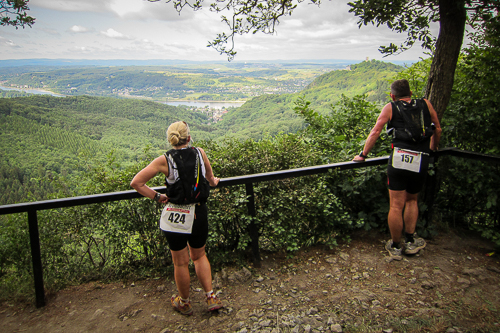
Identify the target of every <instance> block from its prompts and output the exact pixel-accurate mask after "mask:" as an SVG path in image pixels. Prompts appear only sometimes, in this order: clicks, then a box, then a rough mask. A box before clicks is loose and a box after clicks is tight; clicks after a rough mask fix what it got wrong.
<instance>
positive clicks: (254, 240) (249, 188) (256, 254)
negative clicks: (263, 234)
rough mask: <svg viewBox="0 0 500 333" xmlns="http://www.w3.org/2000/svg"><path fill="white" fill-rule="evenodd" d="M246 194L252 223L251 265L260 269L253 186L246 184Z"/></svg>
mask: <svg viewBox="0 0 500 333" xmlns="http://www.w3.org/2000/svg"><path fill="white" fill-rule="evenodd" d="M245 188H246V193H247V198H248V201H247V208H248V214H249V215H250V216H251V217H252V221H251V222H250V228H249V229H250V230H249V232H250V239H251V240H252V255H253V258H252V259H253V263H254V265H255V267H260V265H261V262H260V261H261V259H260V252H259V228H258V227H257V225H256V224H255V219H254V217H255V216H256V215H257V214H256V213H255V195H254V193H253V184H252V183H247V184H245Z"/></svg>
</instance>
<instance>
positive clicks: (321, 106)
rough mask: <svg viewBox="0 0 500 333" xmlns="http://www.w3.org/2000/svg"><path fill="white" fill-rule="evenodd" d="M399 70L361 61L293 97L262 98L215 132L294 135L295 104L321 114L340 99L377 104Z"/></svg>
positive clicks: (300, 122) (296, 125)
mask: <svg viewBox="0 0 500 333" xmlns="http://www.w3.org/2000/svg"><path fill="white" fill-rule="evenodd" d="M403 69H404V67H402V66H398V65H394V64H391V63H386V62H381V61H377V60H372V61H364V62H361V63H359V64H356V65H352V66H350V68H348V69H346V70H337V71H331V72H329V73H326V74H323V75H321V76H319V77H317V78H316V79H315V80H314V81H313V82H312V83H311V84H309V85H308V86H307V88H306V89H304V90H302V91H300V92H298V93H293V94H281V95H268V94H266V95H262V96H259V97H256V98H253V99H251V100H249V101H247V102H246V103H245V104H243V105H242V106H241V107H240V108H238V109H236V110H235V111H233V112H231V113H229V114H227V115H226V116H224V118H223V119H222V121H221V122H219V123H218V124H217V128H218V129H219V130H221V131H222V132H223V133H232V134H233V135H234V136H235V137H240V138H253V139H260V138H262V137H263V136H266V135H271V136H273V135H276V134H278V133H280V132H283V133H290V132H291V133H294V132H296V131H297V130H299V129H301V128H303V127H304V121H303V120H302V119H300V118H299V117H298V116H297V114H296V113H295V112H294V107H295V102H296V101H297V100H298V99H299V98H300V97H304V99H305V100H307V101H310V102H311V107H312V108H314V109H315V110H317V111H318V112H319V113H320V114H328V113H329V112H330V110H331V105H332V104H335V103H337V102H338V101H339V100H340V97H341V96H342V95H345V96H347V97H353V96H356V95H366V96H367V100H368V101H371V102H376V103H382V102H385V101H387V99H388V93H389V86H390V83H391V78H393V77H394V76H395V75H396V74H397V73H399V72H401V71H402V70H403Z"/></svg>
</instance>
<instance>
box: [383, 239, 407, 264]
mask: <svg viewBox="0 0 500 333" xmlns="http://www.w3.org/2000/svg"><path fill="white" fill-rule="evenodd" d="M385 249H386V250H387V252H389V254H390V256H391V258H392V259H393V260H401V259H403V257H402V256H401V252H402V249H396V248H395V247H392V239H389V240H388V241H387V243H386V244H385Z"/></svg>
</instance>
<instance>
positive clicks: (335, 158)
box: [295, 96, 390, 229]
mask: <svg viewBox="0 0 500 333" xmlns="http://www.w3.org/2000/svg"><path fill="white" fill-rule="evenodd" d="M295 111H296V112H297V113H299V114H301V115H302V116H303V117H304V119H305V120H306V122H307V123H308V124H309V126H308V127H307V129H306V131H305V133H306V134H307V139H306V141H307V142H308V143H309V144H310V145H311V146H312V147H314V149H315V150H316V151H317V152H318V155H320V156H321V157H322V159H323V161H324V162H326V163H334V162H344V161H348V160H351V159H352V158H353V157H354V156H355V155H357V153H358V152H359V151H360V150H361V149H362V148H363V145H364V140H365V139H366V137H367V136H368V134H369V132H370V130H371V128H372V127H373V125H374V124H375V122H376V119H377V117H378V114H379V113H380V106H377V105H376V104H374V103H370V102H368V101H366V99H365V96H355V97H353V98H347V97H346V96H342V98H341V100H340V101H339V103H337V104H336V105H333V106H332V109H331V113H330V114H329V115H320V114H318V113H317V112H315V111H314V110H311V109H310V103H309V102H306V101H304V100H303V99H300V100H299V101H298V102H297V106H296V108H295ZM371 153H372V154H373V155H374V156H387V155H389V153H390V144H389V139H388V137H387V135H386V134H382V135H381V137H380V139H379V140H378V141H377V143H376V145H375V147H374V148H373V149H372V152H371ZM385 177H386V176H385V167H373V168H363V169H357V170H353V171H343V172H332V173H330V174H329V176H328V177H327V179H326V182H327V184H328V186H327V188H328V190H329V192H330V193H331V194H332V195H333V196H334V197H335V198H337V201H338V203H339V204H340V207H341V211H342V212H343V214H344V216H345V219H346V220H348V221H351V223H354V224H355V225H356V226H357V227H364V228H366V229H370V228H372V227H376V226H380V225H385V221H386V216H387V211H388V198H387V189H386V186H385V182H384V179H385ZM353 221H355V222H353Z"/></svg>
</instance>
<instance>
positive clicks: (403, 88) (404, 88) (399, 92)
mask: <svg viewBox="0 0 500 333" xmlns="http://www.w3.org/2000/svg"><path fill="white" fill-rule="evenodd" d="M391 94H393V95H394V97H396V98H401V97H409V96H411V91H410V83H409V82H408V80H406V79H402V80H396V81H394V82H393V83H392V84H391Z"/></svg>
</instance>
